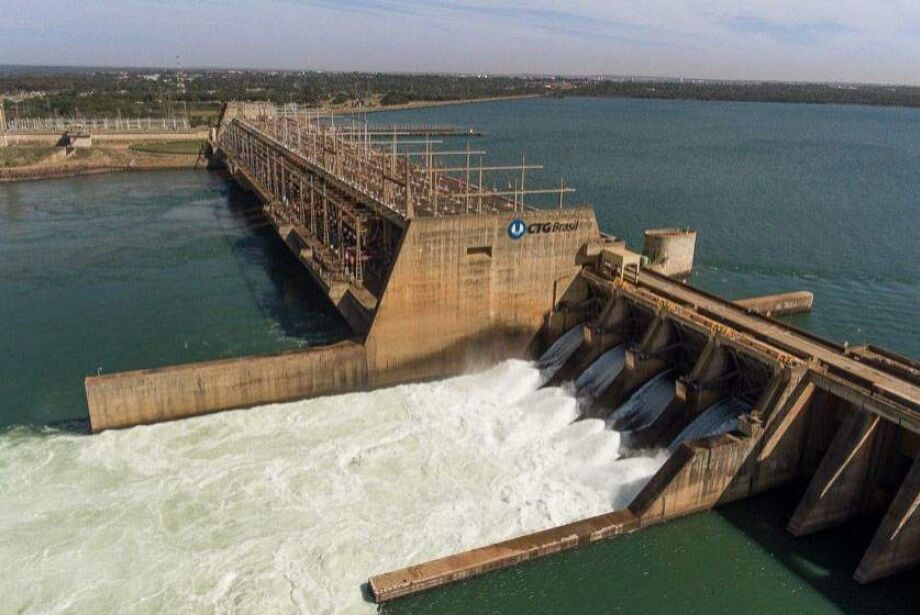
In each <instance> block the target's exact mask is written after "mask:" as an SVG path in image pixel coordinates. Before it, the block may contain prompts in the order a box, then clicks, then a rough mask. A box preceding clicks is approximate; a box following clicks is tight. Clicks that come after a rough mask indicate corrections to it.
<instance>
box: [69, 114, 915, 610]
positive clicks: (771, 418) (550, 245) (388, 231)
mask: <svg viewBox="0 0 920 615" xmlns="http://www.w3.org/2000/svg"><path fill="white" fill-rule="evenodd" d="M396 132H397V131H395V130H392V131H391V133H392V134H391V133H388V134H386V135H382V136H381V135H380V134H375V131H373V130H370V129H367V128H364V129H362V128H361V127H355V126H354V125H350V126H345V127H343V126H342V125H341V123H340V125H339V126H338V127H335V126H334V124H333V122H332V121H325V120H323V119H321V118H319V117H317V116H315V115H311V114H310V113H305V112H302V111H299V110H294V111H290V110H287V109H284V108H276V107H273V106H270V105H262V104H230V105H227V106H226V107H225V108H224V110H223V112H222V115H221V121H220V124H219V126H218V127H217V128H216V129H215V130H214V131H213V133H212V135H211V148H212V157H213V159H214V160H215V161H217V162H219V163H220V164H222V165H224V166H225V167H226V168H227V169H228V170H229V172H230V174H231V176H232V177H233V178H234V179H235V180H236V181H237V182H238V183H239V184H240V185H242V186H243V187H245V188H247V189H249V190H251V191H252V192H253V193H254V194H255V195H256V196H257V197H258V198H259V200H260V201H261V203H262V208H261V210H262V213H263V214H264V216H265V218H266V220H267V223H269V224H271V225H272V226H273V227H274V228H275V229H276V231H277V232H278V235H279V237H280V238H281V240H282V241H284V243H285V244H286V245H287V246H288V247H289V248H290V250H291V252H292V253H293V254H294V255H295V257H296V258H297V259H298V260H299V261H300V262H301V263H302V264H303V266H304V267H305V268H306V269H307V270H308V271H309V272H310V274H311V275H312V276H313V277H314V279H315V280H316V281H317V283H318V285H319V287H320V288H321V289H322V292H324V293H325V294H326V296H327V297H328V298H329V300H330V301H331V302H332V303H333V304H334V305H335V306H336V308H337V309H338V310H339V312H340V313H341V314H342V315H343V316H344V317H345V319H346V320H347V322H348V323H349V324H350V326H351V328H352V330H353V332H354V335H353V337H352V339H350V340H346V341H343V342H340V343H338V344H333V345H330V346H324V347H319V348H311V349H307V350H304V351H296V352H288V353H283V354H278V355H271V356H258V357H242V358H238V359H227V360H219V361H208V362H203V363H194V364H189V365H177V366H168V367H159V368H154V369H146V370H138V371H133V372H125V373H120V374H108V375H102V376H93V377H89V378H87V379H86V394H87V402H88V406H89V411H90V423H91V427H92V430H93V431H94V432H98V431H102V430H105V429H114V428H124V427H130V426H134V425H140V424H149V423H156V422H160V421H168V420H175V419H179V418H183V417H189V416H196V415H201V414H206V413H209V412H216V411H220V410H228V409H236V408H247V407H252V406H257V405H264V404H270V403H277V402H283V401H290V400H299V399H305V398H309V397H316V396H320V395H331V394H336V393H346V392H352V391H362V390H370V389H373V388H378V387H382V386H388V385H393V384H398V383H405V382H416V381H420V380H426V379H432V378H440V377H445V376H450V375H454V374H458V373H462V372H465V371H469V370H470V369H475V368H476V367H479V366H486V365H489V364H492V363H495V362H497V361H499V360H502V359H505V358H509V357H530V358H533V357H535V356H537V354H538V353H539V351H540V350H541V349H543V348H546V347H547V346H549V345H550V344H551V343H553V342H556V341H559V342H560V345H559V348H562V349H563V350H564V352H562V351H560V352H559V353H558V356H557V357H555V358H554V364H553V366H552V371H553V376H552V381H551V382H566V381H572V380H574V381H576V382H578V381H583V380H585V379H587V380H590V381H591V385H590V386H586V387H584V389H579V396H580V397H581V396H582V392H583V391H589V392H590V394H585V395H584V399H583V400H582V403H581V405H580V406H581V407H582V408H583V412H584V416H585V417H594V418H605V419H607V420H608V421H610V422H612V427H613V428H615V429H618V430H620V431H621V432H623V433H624V437H625V438H626V439H627V440H626V442H627V443H628V445H629V446H631V447H633V448H652V447H655V448H658V447H661V448H663V447H667V448H668V450H669V453H670V454H669V457H668V459H667V461H666V462H665V463H664V465H663V466H662V467H661V469H660V470H659V471H658V472H657V473H656V474H655V475H654V476H653V477H652V479H651V480H650V481H649V482H648V484H647V485H646V486H645V487H644V489H643V490H642V491H641V492H640V493H639V494H638V495H637V496H636V498H635V499H634V500H633V502H632V503H631V504H630V505H629V506H628V507H626V508H625V509H622V510H615V511H611V512H609V513H607V514H604V515H601V516H598V517H594V518H591V519H586V520H582V521H578V522H575V523H572V524H568V525H565V526H562V527H557V528H552V529H549V530H545V531H542V532H537V533H535V534H531V535H528V536H523V537H519V538H515V539H512V540H509V541H506V542H503V543H499V544H496V545H491V546H487V547H483V548H480V549H475V550H473V551H469V552H465V553H461V554H457V555H452V556H449V557H446V558H443V559H440V560H435V561H432V562H428V563H424V564H420V565H418V566H412V567H410V568H407V569H404V570H398V571H394V572H389V573H385V574H382V575H379V576H376V577H374V578H372V579H371V580H370V588H371V590H372V592H373V594H374V596H375V598H376V599H377V600H389V599H392V598H397V597H399V596H404V595H406V594H410V593H414V592H417V591H422V590H425V589H428V588H431V587H436V586H439V585H442V584H445V583H449V582H452V581H456V580H459V579H463V578H467V577H469V576H472V575H475V574H479V573H482V572H485V571H488V570H492V569H496V568H501V567H505V566H510V565H513V564H516V563H518V562H522V561H526V560H529V559H533V558H535V557H540V556H543V555H548V554H551V553H555V552H558V551H561V550H565V549H569V548H573V547H576V546H579V545H582V544H586V543H589V542H592V541H595V540H599V539H601V538H606V537H610V536H615V535H618V534H622V533H626V532H631V531H634V530H637V529H640V528H642V527H645V526H648V525H651V524H654V523H660V522H663V521H667V520H669V519H672V518H675V517H678V516H682V515H686V514H689V513H692V512H696V511H702V510H707V509H709V508H712V507H714V506H717V505H719V504H722V503H725V502H730V501H733V500H737V499H739V498H744V497H747V496H749V495H753V494H756V493H759V492H762V491H765V490H767V489H770V488H773V487H776V486H779V485H782V484H786V483H790V482H793V481H806V482H807V483H808V487H807V489H806V491H805V495H804V496H803V498H802V500H801V503H800V504H799V506H798V509H797V510H796V511H795V514H794V515H793V516H792V518H791V519H790V522H789V529H790V531H792V532H793V533H795V534H805V533H809V532H815V531H818V530H821V529H824V528H827V527H830V526H832V525H836V524H840V523H844V522H846V521H847V520H849V519H850V518H852V517H854V516H857V515H862V514H882V515H883V518H882V521H881V524H880V526H879V528H878V532H877V534H876V536H875V538H874V539H873V541H872V543H871V544H870V545H869V546H868V548H867V550H866V553H865V556H864V558H863V560H862V562H861V563H860V565H859V567H858V569H857V570H856V571H855V577H856V578H857V579H858V580H859V581H861V582H868V581H871V580H874V579H877V578H881V577H884V576H887V575H890V574H894V573H896V572H898V571H901V570H904V569H906V568H908V567H911V566H914V565H916V564H917V563H918V561H920V513H918V508H920V461H918V459H920V436H918V434H920V364H917V363H915V362H913V361H911V360H908V359H905V358H902V357H899V356H896V355H894V354H891V353H889V352H886V351H884V350H881V349H878V348H874V347H871V346H867V347H855V348H844V347H841V346H839V345H836V344H833V343H831V342H828V341H826V340H823V339H820V338H818V337H815V336H813V335H810V334H807V333H805V332H802V331H798V330H796V329H794V328H792V327H790V326H788V325H784V324H782V323H780V322H778V321H776V320H772V319H770V318H767V317H764V316H759V315H757V314H756V313H755V310H760V311H766V312H769V311H771V310H772V311H776V310H781V309H787V308H788V307H789V304H790V302H791V303H799V302H801V301H804V302H805V303H807V304H809V305H810V301H811V298H810V296H808V297H805V298H802V297H790V296H785V297H776V298H769V300H767V301H764V300H763V298H761V299H755V300H752V301H753V303H751V302H746V303H745V304H743V305H737V304H734V303H731V302H729V301H725V300H723V299H720V298H718V297H714V296H712V295H709V294H707V293H705V292H703V291H700V290H698V289H695V288H693V287H691V286H688V285H685V284H682V283H680V282H678V281H675V280H674V279H671V278H668V277H665V276H664V275H660V274H659V273H655V271H658V272H665V273H669V274H673V275H685V274H686V273H688V272H689V268H690V266H691V265H692V245H693V242H694V241H695V234H693V233H691V232H689V231H681V230H675V229H663V230H659V231H655V232H653V233H650V234H647V236H646V240H647V243H648V244H649V245H648V246H647V247H649V248H650V249H649V250H647V251H646V254H647V256H649V258H650V259H651V262H650V263H642V264H641V267H640V259H639V255H637V254H634V253H631V252H629V251H628V250H626V249H625V245H624V244H623V242H621V241H618V240H616V239H614V238H611V237H609V236H606V235H602V234H601V233H600V231H599V229H598V226H597V222H596V220H595V217H594V212H593V210H591V209H590V208H587V207H575V208H572V207H563V202H562V195H563V194H564V193H565V192H567V191H568V190H569V189H566V188H559V189H554V188H538V189H533V188H529V187H526V183H525V180H526V173H527V171H528V169H532V168H534V166H533V165H527V164H525V163H523V162H522V163H521V164H520V165H514V166H511V165H508V166H495V167H487V166H486V165H485V164H484V163H483V162H482V161H480V160H479V159H478V156H479V155H480V153H479V152H478V151H473V150H471V149H470V148H469V147H467V148H465V149H463V150H458V151H449V150H448V151H435V150H434V149H433V148H432V143H433V141H432V140H431V139H430V138H427V137H425V138H424V139H422V140H421V141H420V142H413V141H412V140H411V139H410V140H408V141H407V140H405V139H404V140H402V141H400V140H399V137H398V135H396V134H395V133H396ZM405 132H407V133H408V134H409V135H410V136H412V137H413V138H415V137H418V136H423V137H424V134H422V133H419V132H417V131H416V132H413V131H412V130H407V131H405ZM420 148H423V149H421V150H420ZM442 155H443V156H442ZM452 157H453V158H452ZM457 157H459V159H460V161H461V162H456V163H454V162H448V161H449V160H456V158H457ZM474 159H475V160H477V162H476V163H475V164H473V160H474ZM436 161H441V162H436ZM493 172H494V173H499V174H501V173H505V174H510V175H512V176H513V177H512V178H509V177H508V176H507V175H506V176H504V178H503V179H504V180H505V181H507V182H508V184H509V186H510V187H509V188H508V189H504V188H494V187H489V185H487V183H486V182H485V180H484V179H483V176H484V175H485V174H488V173H493ZM538 195H548V197H549V198H551V199H552V203H550V206H551V208H545V209H541V208H535V207H533V206H532V205H533V204H534V201H531V202H529V203H527V204H525V199H536V198H537V197H538ZM805 294H806V295H807V293H805ZM780 299H782V300H780ZM752 306H759V307H757V308H755V307H752ZM562 342H564V343H562ZM555 346H556V345H554V347H555ZM588 375H590V378H587V376H588ZM582 376H584V378H582ZM671 378H673V380H669V379H671ZM668 383H671V385H672V388H673V390H670V391H668V390H667V387H668V386H670V385H668ZM663 385H664V386H663ZM662 392H664V393H667V394H666V395H662ZM652 393H654V395H652ZM641 395H649V396H654V397H655V398H656V399H659V400H663V401H662V402H661V403H662V404H663V405H659V406H655V407H652V408H651V410H654V411H649V408H644V407H642V408H640V407H639V405H637V404H633V405H632V406H631V410H630V411H631V412H632V410H636V411H635V412H633V413H632V414H631V415H629V416H621V414H620V413H621V408H622V407H623V406H624V405H627V404H624V402H626V401H627V400H630V401H632V399H631V398H632V397H633V396H641ZM650 407H651V406H650ZM637 408H638V409H637Z"/></svg>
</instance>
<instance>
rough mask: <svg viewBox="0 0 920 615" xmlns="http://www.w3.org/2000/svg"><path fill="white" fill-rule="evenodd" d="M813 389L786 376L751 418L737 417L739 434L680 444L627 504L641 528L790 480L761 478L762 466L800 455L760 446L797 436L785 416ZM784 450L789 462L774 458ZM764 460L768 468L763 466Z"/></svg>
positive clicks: (805, 401) (796, 375) (795, 410)
mask: <svg viewBox="0 0 920 615" xmlns="http://www.w3.org/2000/svg"><path fill="white" fill-rule="evenodd" d="M812 390H813V389H812V388H811V387H809V386H808V385H807V384H803V383H802V380H801V374H799V373H796V372H787V373H784V374H782V375H781V378H780V379H779V380H778V381H777V382H776V383H774V386H773V387H770V388H768V389H767V391H765V392H764V394H763V395H762V396H761V399H760V400H759V401H758V403H757V405H756V406H755V408H754V409H753V410H752V413H751V415H750V416H742V417H741V418H740V419H739V427H738V430H737V431H735V432H733V433H730V434H725V435H719V436H713V437H710V438H703V439H701V440H696V441H693V442H686V443H684V444H683V445H681V446H680V447H679V448H678V449H677V451H675V452H674V454H673V455H671V457H670V458H668V460H667V461H666V462H665V464H664V466H662V468H661V469H660V470H659V471H658V473H657V474H655V476H654V477H653V478H652V480H651V481H649V483H648V484H647V485H646V486H645V488H643V489H642V491H641V492H639V494H638V495H637V496H636V498H635V499H634V500H633V502H632V503H631V504H630V505H629V509H630V510H631V511H632V512H633V513H634V514H635V515H636V516H637V517H638V518H639V524H640V526H641V527H645V526H647V525H652V524H656V523H662V522H664V521H668V520H671V519H674V518H677V517H681V516H684V515H688V514H691V513H694V512H699V511H702V510H709V509H710V508H712V507H714V506H716V505H718V504H724V503H726V502H731V501H734V500H737V499H741V498H745V497H748V496H750V495H754V494H756V493H759V492H761V491H763V490H765V489H767V488H770V487H773V486H775V485H776V484H779V483H780V482H782V481H788V480H791V479H792V478H794V477H795V475H796V474H795V473H794V472H786V473H784V474H781V475H780V477H779V478H777V477H773V476H769V475H767V476H765V468H770V467H779V468H786V467H789V466H790V465H795V462H796V460H797V459H798V455H799V453H798V451H797V450H795V449H794V448H792V447H789V448H778V447H777V446H775V445H774V446H773V448H772V449H771V450H770V451H765V450H764V448H763V443H764V442H769V441H770V440H771V439H772V440H777V441H779V440H782V439H783V438H784V436H785V435H786V434H789V435H790V436H791V437H793V438H798V436H799V433H798V432H797V431H790V426H792V425H794V424H795V422H796V421H795V420H790V418H789V417H790V415H792V416H798V415H799V414H800V413H801V411H802V409H803V408H804V407H805V406H807V404H808V403H809V402H810V400H811V392H812ZM761 421H766V423H763V422H761ZM797 441H798V440H797ZM787 451H788V452H789V454H791V456H792V457H793V461H792V462H790V461H789V460H783V461H779V460H777V457H779V456H780V455H781V454H783V453H785V452H787ZM766 459H769V462H768V465H766V466H762V465H761V464H762V463H763V462H764V460H766Z"/></svg>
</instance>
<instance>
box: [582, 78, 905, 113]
mask: <svg viewBox="0 0 920 615" xmlns="http://www.w3.org/2000/svg"><path fill="white" fill-rule="evenodd" d="M567 94H570V95H577V96H604V97H619V98H655V99H685V100H725V101H742V102H743V101H749V102H754V101H756V102H798V103H824V104H834V103H836V104H856V105H885V106H902V107H920V87H910V86H886V85H850V84H832V83H781V82H738V81H722V82H714V81H641V80H636V81H590V82H583V83H580V84H578V85H577V87H575V88H574V89H572V90H570V91H569V92H567Z"/></svg>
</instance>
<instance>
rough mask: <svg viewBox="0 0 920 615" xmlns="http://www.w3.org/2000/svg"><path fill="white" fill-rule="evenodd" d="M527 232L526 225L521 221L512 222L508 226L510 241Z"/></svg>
mask: <svg viewBox="0 0 920 615" xmlns="http://www.w3.org/2000/svg"><path fill="white" fill-rule="evenodd" d="M526 232H527V225H526V224H524V221H523V220H512V221H511V224H509V225H508V237H510V238H511V239H520V238H521V237H523V236H524V234H525V233H526Z"/></svg>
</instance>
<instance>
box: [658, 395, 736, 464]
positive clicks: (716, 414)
mask: <svg viewBox="0 0 920 615" xmlns="http://www.w3.org/2000/svg"><path fill="white" fill-rule="evenodd" d="M750 410H751V406H750V404H747V403H745V402H743V401H741V400H740V399H737V398H734V397H729V398H727V399H723V400H720V401H718V402H716V403H714V404H712V405H711V406H709V407H708V408H707V409H706V410H704V411H703V413H702V414H700V415H699V416H698V417H696V419H694V420H693V422H692V423H690V424H689V425H687V427H685V428H684V430H683V431H681V432H680V433H679V434H677V437H676V438H674V441H673V442H671V445H670V446H669V447H668V451H670V452H672V453H673V452H674V451H676V450H677V447H679V446H680V445H681V444H683V443H684V442H688V441H690V440H698V439H700V438H708V437H710V436H717V435H719V434H724V433H728V432H730V431H733V430H734V429H736V428H737V427H738V417H739V416H741V415H742V414H744V413H745V412H750Z"/></svg>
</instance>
